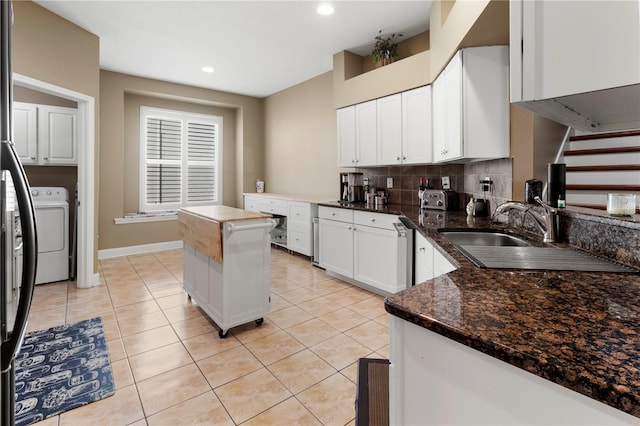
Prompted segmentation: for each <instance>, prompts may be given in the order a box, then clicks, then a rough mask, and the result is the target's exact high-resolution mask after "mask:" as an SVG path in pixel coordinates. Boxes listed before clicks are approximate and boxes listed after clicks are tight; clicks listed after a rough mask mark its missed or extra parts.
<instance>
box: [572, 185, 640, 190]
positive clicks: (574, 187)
mask: <svg viewBox="0 0 640 426" xmlns="http://www.w3.org/2000/svg"><path fill="white" fill-rule="evenodd" d="M566 189H567V191H569V190H571V191H601V192H606V191H620V192H640V185H577V184H571V185H566Z"/></svg>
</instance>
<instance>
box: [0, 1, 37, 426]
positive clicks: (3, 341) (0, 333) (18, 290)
mask: <svg viewBox="0 0 640 426" xmlns="http://www.w3.org/2000/svg"><path fill="white" fill-rule="evenodd" d="M0 3H1V5H2V10H1V15H0V37H1V39H0V45H1V46H0V62H1V72H0V102H1V105H0V115H1V117H0V120H1V124H0V128H1V135H0V136H1V137H2V139H1V144H0V145H1V149H0V168H1V171H0V175H1V177H2V180H1V181H0V182H1V184H0V206H1V210H0V215H1V216H2V227H1V230H2V234H1V237H0V282H1V286H0V358H1V361H2V365H1V368H2V370H0V375H1V381H0V401H1V403H2V406H1V407H0V418H1V424H2V426H8V425H13V424H14V413H15V377H14V369H13V365H14V360H15V357H16V354H17V353H18V352H19V350H20V345H21V344H22V340H23V339H24V334H25V331H26V329H27V317H28V315H29V309H30V307H31V298H32V296H33V289H34V285H35V277H36V266H37V260H38V259H37V256H38V243H37V236H36V226H35V213H34V210H33V201H32V200H31V192H30V189H29V182H27V177H26V175H25V172H24V169H23V168H22V165H21V164H20V161H19V160H18V156H17V155H16V151H15V149H14V147H13V141H12V140H13V110H12V108H13V69H12V66H11V29H12V28H11V27H12V25H13V9H12V3H11V2H10V1H8V0H0ZM9 176H10V177H9ZM8 181H10V182H12V183H13V187H14V189H13V190H11V195H12V204H13V203H15V205H17V211H18V212H19V217H20V221H19V222H20V223H21V230H20V229H18V230H17V232H16V233H18V234H20V238H21V239H22V263H23V264H22V268H21V269H22V273H21V276H20V277H17V278H16V276H15V275H14V274H9V273H8V270H9V269H10V268H11V265H8V262H7V258H8V256H7V254H8V253H7V252H8V251H9V250H13V248H12V242H13V239H14V237H13V235H14V231H16V230H14V229H13V227H14V222H13V219H11V220H9V217H11V218H13V214H12V215H11V216H10V215H8V214H7V212H8V209H7V203H8V200H7V198H8V188H7V186H6V182H8ZM13 197H15V200H13ZM9 222H11V223H9ZM18 279H19V280H20V282H19V283H18V285H16V283H15V282H12V281H13V280H18Z"/></svg>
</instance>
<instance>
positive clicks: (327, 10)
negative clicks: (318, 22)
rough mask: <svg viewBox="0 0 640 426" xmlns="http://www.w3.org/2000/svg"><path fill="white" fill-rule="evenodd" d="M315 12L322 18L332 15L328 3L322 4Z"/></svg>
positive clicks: (331, 9)
mask: <svg viewBox="0 0 640 426" xmlns="http://www.w3.org/2000/svg"><path fill="white" fill-rule="evenodd" d="M316 12H318V14H320V15H322V16H328V15H331V14H332V13H333V6H331V5H330V4H329V3H322V4H321V5H320V6H318V8H317V9H316Z"/></svg>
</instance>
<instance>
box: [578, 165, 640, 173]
mask: <svg viewBox="0 0 640 426" xmlns="http://www.w3.org/2000/svg"><path fill="white" fill-rule="evenodd" d="M631 170H640V164H611V165H598V166H567V172H613V171H631Z"/></svg>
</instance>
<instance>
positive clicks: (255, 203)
mask: <svg viewBox="0 0 640 426" xmlns="http://www.w3.org/2000/svg"><path fill="white" fill-rule="evenodd" d="M244 209H245V210H249V211H252V212H259V211H260V198H258V197H251V196H247V195H245V197H244Z"/></svg>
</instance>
